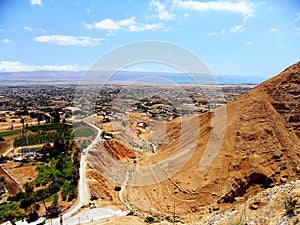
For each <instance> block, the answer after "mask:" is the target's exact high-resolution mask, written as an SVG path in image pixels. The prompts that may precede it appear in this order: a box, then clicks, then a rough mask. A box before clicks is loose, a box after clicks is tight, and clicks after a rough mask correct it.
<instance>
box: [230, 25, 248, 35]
mask: <svg viewBox="0 0 300 225" xmlns="http://www.w3.org/2000/svg"><path fill="white" fill-rule="evenodd" d="M244 30H245V29H244V27H243V25H242V24H240V25H236V26H234V27H231V28H230V32H232V33H237V32H242V31H244Z"/></svg>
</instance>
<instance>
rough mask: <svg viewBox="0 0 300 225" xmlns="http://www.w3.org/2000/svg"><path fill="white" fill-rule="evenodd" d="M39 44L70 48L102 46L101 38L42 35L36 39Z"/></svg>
mask: <svg viewBox="0 0 300 225" xmlns="http://www.w3.org/2000/svg"><path fill="white" fill-rule="evenodd" d="M34 40H35V41H37V42H48V43H54V44H57V45H63V46H70V45H73V46H74V45H79V46H83V47H86V46H97V45H100V44H101V40H102V39H100V38H90V37H86V36H69V35H42V36H38V37H35V38H34Z"/></svg>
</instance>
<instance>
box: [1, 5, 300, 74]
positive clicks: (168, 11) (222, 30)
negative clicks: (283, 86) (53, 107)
mask: <svg viewBox="0 0 300 225" xmlns="http://www.w3.org/2000/svg"><path fill="white" fill-rule="evenodd" d="M144 40H157V41H167V42H170V43H172V44H176V45H179V46H181V47H183V48H185V49H188V50H190V51H192V52H193V53H195V54H196V55H197V56H199V57H200V58H201V60H202V61H203V62H204V63H205V64H206V65H207V66H208V67H209V69H210V70H211V71H212V72H213V73H215V74H228V75H232V76H233V75H246V76H251V75H253V76H265V77H270V76H272V75H275V74H277V73H279V72H280V71H281V70H282V69H284V68H285V67H287V66H288V65H290V64H292V63H295V62H296V61H298V60H299V59H300V57H299V56H300V45H299V43H300V3H299V2H298V0H288V1H278V0H262V1H254V0H253V1H248V0H208V1H207V0H152V1H144V0H140V1H137V0H117V1H114V0H109V1H107V0H97V1H96V0H89V1H88V0H74V1H72V0H66V1H61V0H1V3H0V72H5V71H33V70H84V69H87V68H89V67H90V66H91V65H92V64H93V63H94V62H95V61H96V60H97V59H98V58H99V57H101V56H103V55H104V54H105V53H107V52H109V51H111V50H112V49H115V48H116V47H118V46H121V45H124V44H128V43H132V42H136V41H144ZM138 68H141V70H143V66H141V65H140V66H139V67H138ZM146 69H147V70H148V69H150V70H151V68H149V67H148V68H146Z"/></svg>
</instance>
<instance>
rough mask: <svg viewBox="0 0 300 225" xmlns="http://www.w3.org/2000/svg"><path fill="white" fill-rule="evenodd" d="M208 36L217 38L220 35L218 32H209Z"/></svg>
mask: <svg viewBox="0 0 300 225" xmlns="http://www.w3.org/2000/svg"><path fill="white" fill-rule="evenodd" d="M207 35H208V36H216V35H218V33H217V32H209V33H208V34H207Z"/></svg>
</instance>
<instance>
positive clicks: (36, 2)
mask: <svg viewBox="0 0 300 225" xmlns="http://www.w3.org/2000/svg"><path fill="white" fill-rule="evenodd" d="M30 5H43V2H42V0H30Z"/></svg>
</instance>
